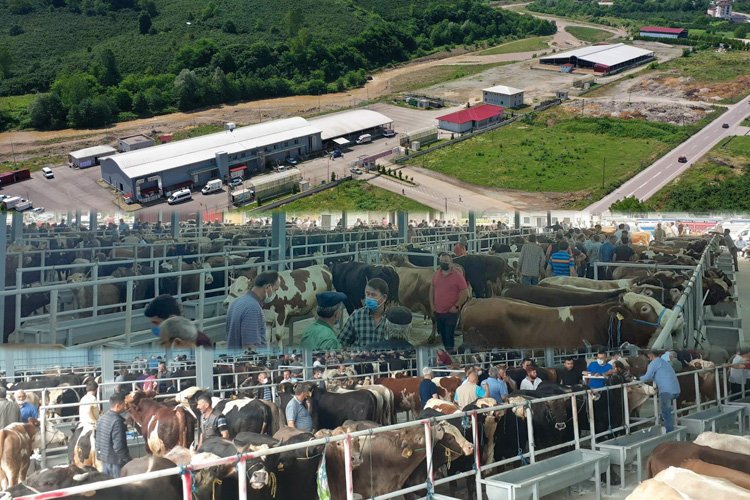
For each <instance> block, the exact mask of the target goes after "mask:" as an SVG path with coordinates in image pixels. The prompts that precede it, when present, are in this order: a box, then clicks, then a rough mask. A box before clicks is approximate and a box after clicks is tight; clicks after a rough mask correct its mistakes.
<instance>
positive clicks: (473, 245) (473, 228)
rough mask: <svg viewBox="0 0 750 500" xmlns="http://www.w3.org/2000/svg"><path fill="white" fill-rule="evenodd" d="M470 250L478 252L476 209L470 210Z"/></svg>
mask: <svg viewBox="0 0 750 500" xmlns="http://www.w3.org/2000/svg"><path fill="white" fill-rule="evenodd" d="M468 240H469V248H467V250H468V251H469V252H472V253H473V252H477V251H479V249H478V248H477V214H476V213H474V211H473V210H472V211H470V212H469V238H468Z"/></svg>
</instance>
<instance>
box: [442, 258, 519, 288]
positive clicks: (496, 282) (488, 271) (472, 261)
mask: <svg viewBox="0 0 750 500" xmlns="http://www.w3.org/2000/svg"><path fill="white" fill-rule="evenodd" d="M453 262H454V263H455V264H457V265H459V266H461V267H462V268H463V270H464V276H465V277H466V281H467V282H468V283H469V284H470V285H471V288H472V290H473V294H474V297H477V298H486V297H492V296H493V295H500V293H501V292H502V290H503V283H504V276H505V273H506V271H507V269H508V263H507V262H506V261H505V259H503V258H501V257H497V256H495V255H464V256H463V257H456V258H455V259H453Z"/></svg>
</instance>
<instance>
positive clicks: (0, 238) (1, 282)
mask: <svg viewBox="0 0 750 500" xmlns="http://www.w3.org/2000/svg"><path fill="white" fill-rule="evenodd" d="M0 221H2V227H0V258H2V262H5V261H6V259H7V256H6V253H7V250H8V215H7V214H6V213H5V212H0ZM0 290H5V265H2V266H0ZM6 298H7V297H0V325H5V300H6ZM14 310H15V308H14ZM3 340H5V339H3Z"/></svg>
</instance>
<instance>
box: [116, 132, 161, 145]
mask: <svg viewBox="0 0 750 500" xmlns="http://www.w3.org/2000/svg"><path fill="white" fill-rule="evenodd" d="M119 140H120V141H121V142H124V143H125V144H130V145H133V144H140V143H142V142H149V141H153V139H152V138H151V137H149V136H147V135H144V134H138V135H130V136H128V137H120V139H119Z"/></svg>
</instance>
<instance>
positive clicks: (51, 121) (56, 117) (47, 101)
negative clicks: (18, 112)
mask: <svg viewBox="0 0 750 500" xmlns="http://www.w3.org/2000/svg"><path fill="white" fill-rule="evenodd" d="M28 111H29V121H30V123H31V126H32V127H34V128H37V129H41V130H50V129H51V130H54V129H59V128H63V127H64V126H65V118H66V116H67V114H68V113H67V110H66V109H65V106H63V103H62V100H60V96H59V95H57V94H54V93H52V94H40V95H39V96H37V98H36V99H34V100H33V101H32V102H31V104H29V110H28Z"/></svg>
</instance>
